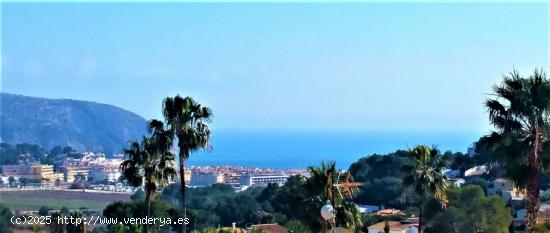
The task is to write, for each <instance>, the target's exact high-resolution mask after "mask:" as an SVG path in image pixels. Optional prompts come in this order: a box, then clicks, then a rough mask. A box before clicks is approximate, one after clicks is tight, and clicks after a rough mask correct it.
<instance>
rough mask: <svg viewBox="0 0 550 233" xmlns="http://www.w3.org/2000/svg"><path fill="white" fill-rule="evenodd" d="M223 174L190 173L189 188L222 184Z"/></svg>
mask: <svg viewBox="0 0 550 233" xmlns="http://www.w3.org/2000/svg"><path fill="white" fill-rule="evenodd" d="M223 179H224V176H223V174H220V173H217V172H192V173H191V181H190V185H191V186H211V185H213V184H218V183H223Z"/></svg>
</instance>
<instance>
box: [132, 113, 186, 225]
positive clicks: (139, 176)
mask: <svg viewBox="0 0 550 233" xmlns="http://www.w3.org/2000/svg"><path fill="white" fill-rule="evenodd" d="M148 128H149V131H150V133H152V136H151V137H150V138H148V137H145V136H144V137H143V139H142V141H141V144H140V143H137V142H135V141H133V142H130V144H131V145H130V148H129V149H126V150H125V151H124V154H125V156H126V158H127V160H125V161H123V162H122V164H121V168H122V171H123V175H122V177H123V178H124V179H125V180H127V181H128V183H129V184H130V185H132V186H134V187H140V186H142V185H144V190H145V203H146V205H147V207H146V208H147V214H146V216H148V217H149V216H151V198H152V197H153V195H154V194H155V192H156V190H157V189H158V187H159V186H165V185H167V184H169V183H170V180H171V179H172V178H173V177H174V176H175V175H176V170H175V169H174V155H173V154H172V153H171V152H170V150H169V148H170V145H171V143H172V140H171V138H170V134H169V133H168V132H166V131H164V125H163V123H162V122H161V121H158V120H151V121H150V122H149V126H148ZM144 181H145V183H143V182H144ZM143 229H144V232H145V233H147V232H148V231H149V224H145V227H144V228H143Z"/></svg>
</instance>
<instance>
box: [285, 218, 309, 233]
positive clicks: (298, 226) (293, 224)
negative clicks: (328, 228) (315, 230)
mask: <svg viewBox="0 0 550 233" xmlns="http://www.w3.org/2000/svg"><path fill="white" fill-rule="evenodd" d="M286 227H287V228H288V232H289V233H312V231H311V229H309V227H308V226H307V225H306V224H304V223H303V222H301V221H299V220H292V221H290V222H288V223H287V224H286Z"/></svg>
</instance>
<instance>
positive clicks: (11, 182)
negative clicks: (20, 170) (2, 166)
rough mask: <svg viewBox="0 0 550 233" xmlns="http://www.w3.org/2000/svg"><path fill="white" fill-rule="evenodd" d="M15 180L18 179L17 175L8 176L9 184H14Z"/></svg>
mask: <svg viewBox="0 0 550 233" xmlns="http://www.w3.org/2000/svg"><path fill="white" fill-rule="evenodd" d="M15 181H16V180H15V177H13V176H10V177H8V184H10V186H12V185H14V184H15Z"/></svg>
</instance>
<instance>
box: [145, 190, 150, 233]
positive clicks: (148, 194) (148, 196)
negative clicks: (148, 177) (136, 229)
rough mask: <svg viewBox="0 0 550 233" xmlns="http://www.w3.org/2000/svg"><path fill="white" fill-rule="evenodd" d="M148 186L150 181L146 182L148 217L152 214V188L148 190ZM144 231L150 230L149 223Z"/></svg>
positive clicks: (146, 232)
mask: <svg viewBox="0 0 550 233" xmlns="http://www.w3.org/2000/svg"><path fill="white" fill-rule="evenodd" d="M147 186H149V181H147V183H146V184H145V204H146V205H147V214H146V215H145V217H146V218H148V217H150V216H151V190H148V188H147ZM143 232H144V233H148V232H149V224H145V226H144V228H143Z"/></svg>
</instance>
